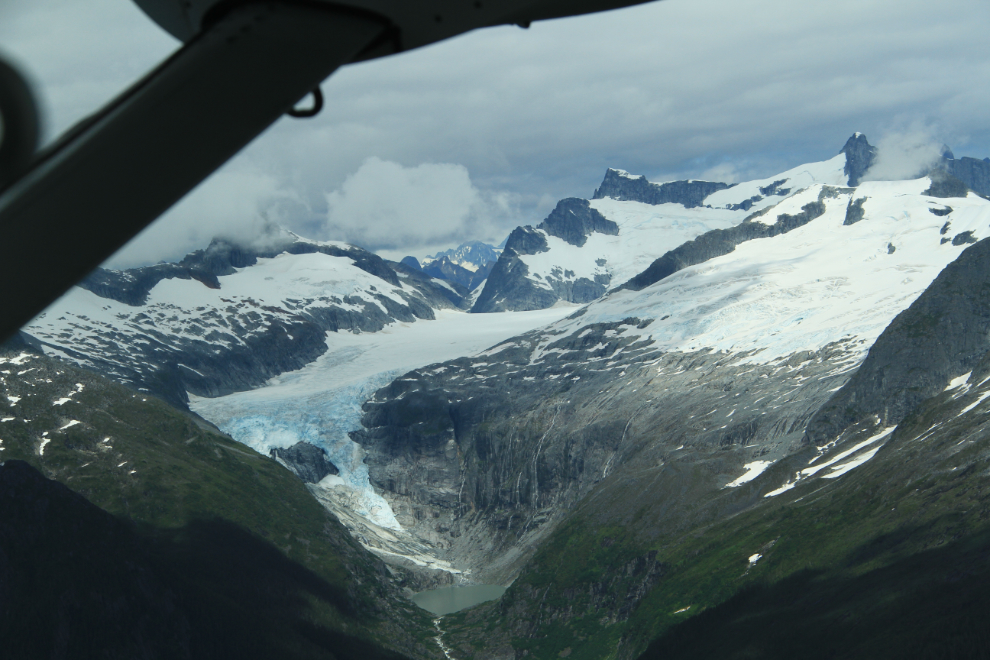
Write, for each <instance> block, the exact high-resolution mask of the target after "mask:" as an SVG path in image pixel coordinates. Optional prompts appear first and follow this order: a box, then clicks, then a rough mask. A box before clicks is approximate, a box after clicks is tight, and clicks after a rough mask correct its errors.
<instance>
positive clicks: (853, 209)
mask: <svg viewBox="0 0 990 660" xmlns="http://www.w3.org/2000/svg"><path fill="white" fill-rule="evenodd" d="M864 202H866V198H865V197H858V198H856V199H850V200H849V206H847V207H846V219H845V220H843V221H842V224H844V225H847V226H848V225H854V224H856V223H857V222H859V221H860V220H862V219H863V217H864V216H865V214H866V212H865V211H864V210H863V203H864ZM932 212H933V213H936V211H934V210H933V211H932Z"/></svg>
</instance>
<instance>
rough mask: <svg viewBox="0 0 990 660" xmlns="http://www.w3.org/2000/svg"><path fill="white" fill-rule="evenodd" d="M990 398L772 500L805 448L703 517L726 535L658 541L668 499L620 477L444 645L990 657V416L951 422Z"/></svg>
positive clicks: (597, 654) (692, 532) (973, 396)
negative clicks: (657, 521)
mask: <svg viewBox="0 0 990 660" xmlns="http://www.w3.org/2000/svg"><path fill="white" fill-rule="evenodd" d="M987 375H990V374H987ZM984 377H986V375H984ZM974 380H975V372H974ZM987 394H990V383H985V384H983V386H982V387H980V388H974V389H973V390H972V391H970V392H968V393H966V394H965V395H963V396H959V397H958V398H952V397H953V393H952V392H948V393H945V394H942V395H939V396H937V397H935V398H934V399H931V400H929V401H927V402H926V403H925V404H923V405H922V406H921V407H920V408H919V409H918V410H917V411H916V412H915V413H914V414H913V415H912V416H911V417H909V418H908V419H907V420H905V421H904V422H902V423H901V425H900V426H899V427H898V428H897V430H896V431H895V432H894V433H893V434H892V436H891V437H890V438H889V439H888V440H887V442H886V444H885V445H884V446H883V447H882V448H881V449H880V450H879V451H878V452H877V454H876V455H875V457H874V458H873V459H872V460H870V461H868V462H866V463H865V464H863V465H861V466H859V467H857V468H855V469H853V470H852V471H850V472H848V473H846V474H844V475H843V476H840V477H838V478H835V479H814V480H806V481H805V482H803V483H802V482H798V484H797V485H796V486H795V487H794V488H792V489H790V490H788V491H786V492H784V493H781V494H779V495H777V496H774V497H770V498H766V497H764V495H765V494H766V493H768V492H771V491H773V490H774V489H776V488H778V487H779V486H781V485H782V484H784V483H785V482H786V481H787V480H788V479H789V478H790V477H791V476H792V475H793V474H794V473H795V472H797V470H800V469H801V468H803V467H806V466H807V463H808V461H809V460H811V459H812V458H813V457H814V456H816V455H817V452H816V451H815V450H814V449H811V448H809V450H808V452H807V454H803V455H799V456H796V457H794V458H792V459H791V460H789V461H787V462H786V463H785V462H781V463H780V464H778V465H775V466H774V468H772V469H771V470H769V471H768V472H766V473H765V474H764V475H762V476H761V477H760V478H758V479H757V480H755V481H754V482H752V483H751V484H747V485H746V487H744V488H740V489H735V491H736V492H727V493H726V494H725V495H724V496H723V497H722V498H721V499H722V501H721V503H720V504H719V503H712V504H710V505H709V506H707V507H702V506H699V507H698V508H697V509H695V510H694V513H695V514H697V515H699V516H700V517H702V518H705V519H711V518H713V517H714V518H716V519H718V520H717V522H713V523H707V524H706V523H703V524H700V525H698V526H696V527H694V528H687V529H684V528H678V529H668V530H663V529H661V530H656V529H652V530H651V526H652V525H653V518H654V516H656V515H657V512H656V511H655V510H654V509H655V508H657V507H662V506H663V504H662V500H660V499H658V498H657V497H656V496H657V492H656V491H655V490H651V488H650V483H649V480H648V479H646V478H645V475H634V474H633V475H629V474H627V475H621V476H618V477H617V478H616V479H615V480H614V481H612V482H611V483H610V484H608V490H609V491H610V492H609V493H608V494H607V495H599V497H595V496H594V495H592V496H591V497H589V498H587V499H586V500H585V501H584V502H583V503H582V506H581V507H580V508H579V509H578V510H577V511H576V512H575V514H574V515H573V516H571V517H570V519H569V521H568V522H567V523H566V524H565V525H563V526H562V527H561V528H560V529H559V530H558V531H557V532H556V533H555V534H554V535H553V536H552V538H551V540H550V541H549V542H548V543H547V545H546V546H545V547H544V548H542V549H541V550H540V551H539V552H538V553H537V554H536V556H535V558H534V560H533V561H532V563H531V564H530V566H529V567H528V569H527V570H526V571H524V573H523V574H522V575H521V576H520V577H519V579H518V580H517V581H516V583H515V584H513V586H512V587H511V588H510V590H509V591H508V592H507V594H506V596H505V597H503V600H502V601H501V602H499V603H497V604H489V605H485V606H481V607H479V608H475V609H474V610H470V611H468V612H465V613H461V614H458V615H454V616H451V617H448V618H447V619H445V627H446V628H448V630H450V632H451V635H450V639H449V640H448V642H451V641H454V640H456V642H457V643H458V645H457V646H456V647H455V648H456V650H457V651H458V652H459V653H460V655H458V657H465V658H466V657H493V656H495V655H497V654H494V653H493V649H496V648H501V649H502V650H503V652H507V651H509V649H512V650H516V651H522V652H523V653H524V656H525V657H532V658H556V657H569V658H574V659H585V658H587V659H589V660H590V659H600V658H628V657H637V656H639V655H640V653H643V652H644V650H645V653H643V655H642V658H644V659H646V658H651V659H652V658H665V659H666V658H778V657H779V658H793V657H811V658H903V657H931V658H939V657H967V658H969V657H987V656H988V655H990V634H988V632H987V627H986V621H987V619H988V617H990V599H988V598H987V596H986V594H987V593H990V415H988V413H990V402H982V403H980V404H979V405H977V406H976V407H975V408H973V409H972V410H970V411H968V412H966V414H963V415H961V416H959V417H956V415H958V414H959V413H960V411H962V410H963V409H965V408H966V407H967V406H969V405H970V404H973V403H975V402H976V401H978V400H980V399H981V398H982V397H983V396H985V395H987ZM933 427H934V428H933ZM866 433H868V432H866ZM860 439H861V437H854V438H852V439H850V441H849V442H850V443H854V442H856V441H857V440H860ZM666 478H667V480H668V481H673V482H675V483H677V484H679V485H681V486H684V487H685V488H687V489H689V488H690V483H691V478H690V475H676V474H667V475H666ZM688 492H690V491H689V490H688ZM667 494H668V495H669V496H671V497H674V496H680V495H682V494H683V492H682V493H675V492H668V493H667ZM622 502H624V503H625V504H626V508H625V514H623V513H621V509H618V504H619V503H622ZM746 505H749V508H745V509H744V510H742V511H741V512H740V513H736V514H734V515H733V514H732V513H731V511H732V510H733V509H734V508H743V507H745V506H746ZM617 511H620V513H618V514H617V513H616V512H617ZM609 515H612V516H614V518H613V521H612V522H610V521H609ZM685 517H690V516H689V515H688V516H685ZM756 554H760V555H762V556H761V557H760V558H759V559H758V560H757V561H756V562H755V564H751V563H750V561H749V559H750V557H752V556H753V555H756ZM644 590H645V591H647V592H648V593H647V594H646V595H645V597H643V598H642V600H640V601H639V602H638V603H637V604H636V605H635V607H634V609H632V610H631V611H624V608H623V605H624V601H626V600H628V601H630V602H633V603H636V601H637V600H638V599H639V597H640V596H641V595H642V591H644ZM651 640H654V641H652V644H651V643H650V642H651Z"/></svg>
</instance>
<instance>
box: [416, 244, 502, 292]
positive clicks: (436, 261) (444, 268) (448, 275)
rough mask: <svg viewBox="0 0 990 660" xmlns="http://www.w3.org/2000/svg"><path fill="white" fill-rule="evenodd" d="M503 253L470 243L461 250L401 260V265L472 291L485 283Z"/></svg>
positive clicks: (494, 248) (496, 249)
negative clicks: (419, 258)
mask: <svg viewBox="0 0 990 660" xmlns="http://www.w3.org/2000/svg"><path fill="white" fill-rule="evenodd" d="M501 252H502V249H501V248H496V247H493V246H491V245H488V244H487V243H482V242H481V241H469V242H467V243H464V244H462V245H461V246H460V247H457V248H453V249H450V250H444V251H443V252H438V253H436V254H435V255H433V256H428V257H424V258H423V260H422V262H421V261H420V260H418V259H416V257H403V259H402V262H401V263H403V264H405V265H407V266H410V267H412V268H417V269H420V270H422V271H423V272H425V273H426V274H427V275H429V276H431V277H435V278H437V279H441V280H448V281H450V282H456V283H457V284H460V285H461V286H463V287H465V288H467V289H468V291H473V290H474V289H475V288H476V287H477V286H478V285H479V284H481V283H482V282H484V281H485V278H487V277H488V274H489V273H490V272H491V270H492V267H493V266H494V265H495V262H496V261H497V260H498V255H499V254H501Z"/></svg>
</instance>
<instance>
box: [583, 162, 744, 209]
mask: <svg viewBox="0 0 990 660" xmlns="http://www.w3.org/2000/svg"><path fill="white" fill-rule="evenodd" d="M732 185H733V184H728V183H719V182H716V181H671V182H669V183H651V182H649V181H647V180H646V177H645V176H636V177H634V176H631V175H630V174H629V173H628V172H624V171H622V170H613V169H609V170H607V171H606V172H605V179H604V180H603V181H602V185H600V186H599V187H598V189H597V190H595V194H594V195H593V196H592V199H602V198H604V197H611V198H612V199H618V200H622V201H632V202H643V203H644V204H682V205H684V207H686V208H693V207H695V206H701V205H702V204H703V203H704V201H705V198H706V197H708V196H709V195H711V194H712V193H713V192H716V191H719V190H725V189H726V188H731V187H732Z"/></svg>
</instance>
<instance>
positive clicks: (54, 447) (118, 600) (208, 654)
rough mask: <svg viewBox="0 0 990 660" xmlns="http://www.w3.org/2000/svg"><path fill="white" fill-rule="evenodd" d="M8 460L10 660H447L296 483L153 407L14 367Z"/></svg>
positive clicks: (4, 421)
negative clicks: (57, 659)
mask: <svg viewBox="0 0 990 660" xmlns="http://www.w3.org/2000/svg"><path fill="white" fill-rule="evenodd" d="M0 460H3V461H6V462H7V465H8V466H9V467H3V468H0V484H2V485H0V493H2V494H3V496H5V497H7V498H8V499H7V504H5V505H4V507H3V508H2V509H0V639H2V640H3V647H4V656H5V657H10V658H18V657H23V658H36V657H48V656H49V655H50V656H52V657H64V658H93V657H107V658H111V657H149V658H150V657H161V658H172V657H189V658H214V657H215V658H223V657H240V658H275V657H278V658H339V659H341V660H342V659H344V658H362V660H366V659H371V658H399V657H433V656H434V655H435V654H436V652H437V647H436V646H435V644H434V643H433V642H432V640H431V639H429V636H430V631H431V625H430V621H429V619H428V617H427V616H426V615H425V613H424V612H422V611H421V610H419V609H418V608H416V607H415V606H413V605H412V604H411V603H409V602H408V601H405V600H403V599H401V598H399V597H397V596H396V595H395V593H394V589H393V588H392V586H391V584H390V581H389V578H388V573H387V570H386V569H385V567H384V565H383V564H382V563H381V562H380V561H379V560H377V559H376V558H375V557H373V556H372V555H370V554H368V553H367V552H366V551H364V550H363V549H362V548H361V547H360V546H359V545H358V544H357V543H356V542H355V541H354V540H353V539H352V538H351V537H350V535H349V534H348V533H347V531H346V530H345V529H344V528H343V526H341V525H340V523H339V522H338V521H337V520H336V519H335V518H333V517H332V516H331V515H329V514H328V513H327V512H326V511H325V510H324V509H323V508H322V507H321V506H320V505H319V504H318V503H317V502H316V501H315V500H314V499H313V497H312V496H311V495H310V493H309V492H308V491H307V490H306V488H305V486H304V485H303V484H302V482H300V481H299V480H298V479H297V478H296V477H295V476H294V475H292V474H291V473H290V472H289V471H288V470H286V469H285V468H283V467H282V466H280V465H279V464H277V463H276V462H275V461H273V460H270V459H268V458H266V457H264V456H261V455H259V454H257V453H256V452H253V451H252V450H250V449H248V448H246V447H244V446H242V445H239V444H238V443H236V442H234V441H232V440H230V439H229V438H227V437H225V436H223V435H222V434H219V433H217V432H216V431H215V430H213V429H211V428H209V427H208V426H207V425H205V424H202V423H200V422H198V421H197V420H195V419H193V418H191V417H189V416H186V415H184V414H182V413H180V412H178V411H176V410H175V409H173V408H171V407H170V406H168V405H167V404H165V403H163V402H161V401H159V400H157V399H155V398H153V397H150V396H142V395H140V394H135V393H134V392H133V391H131V390H128V389H126V388H124V387H121V386H119V385H116V384H113V383H111V382H109V381H107V380H105V379H103V378H101V377H99V376H96V375H93V374H91V373H88V372H85V371H82V370H79V369H76V368H73V367H70V366H67V365H65V364H63V363H61V362H58V361H55V360H51V359H49V358H45V357H42V356H38V355H35V354H32V353H28V352H24V351H5V352H2V353H0ZM17 461H24V462H25V463H27V464H28V465H30V466H31V467H33V468H34V470H32V469H30V468H29V467H28V466H26V465H23V464H20V463H18V462H17ZM35 470H36V471H37V472H36V471H35ZM42 475H43V476H42ZM45 478H47V479H52V480H55V481H57V482H59V483H60V484H63V485H64V486H67V487H68V489H71V491H74V493H77V494H78V495H80V496H82V497H77V496H76V495H75V494H74V493H73V492H71V491H70V490H66V489H62V488H60V487H58V486H57V484H54V483H51V482H48V481H47V480H46V479H45ZM101 510H102V511H101ZM107 514H109V515H107Z"/></svg>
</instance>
